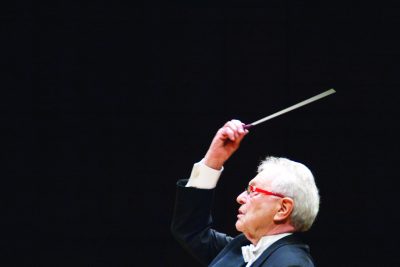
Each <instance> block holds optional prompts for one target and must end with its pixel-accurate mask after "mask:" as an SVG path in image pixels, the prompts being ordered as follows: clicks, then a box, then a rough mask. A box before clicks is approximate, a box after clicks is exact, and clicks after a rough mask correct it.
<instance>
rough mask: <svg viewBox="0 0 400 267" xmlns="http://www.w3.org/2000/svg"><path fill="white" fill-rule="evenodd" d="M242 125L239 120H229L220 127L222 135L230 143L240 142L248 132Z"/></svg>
mask: <svg viewBox="0 0 400 267" xmlns="http://www.w3.org/2000/svg"><path fill="white" fill-rule="evenodd" d="M244 125H245V124H244V123H242V122H241V121H239V120H230V121H228V122H227V123H225V125H224V127H222V134H223V135H224V136H226V137H227V138H229V139H230V140H231V141H236V140H241V139H242V138H243V137H244V136H245V135H246V134H247V133H248V132H249V131H248V130H247V129H244V128H243V126H244Z"/></svg>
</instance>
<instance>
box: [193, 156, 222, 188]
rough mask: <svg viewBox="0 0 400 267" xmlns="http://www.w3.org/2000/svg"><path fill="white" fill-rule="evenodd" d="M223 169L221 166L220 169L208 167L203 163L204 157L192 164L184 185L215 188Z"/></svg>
mask: <svg viewBox="0 0 400 267" xmlns="http://www.w3.org/2000/svg"><path fill="white" fill-rule="evenodd" d="M223 170H224V168H223V167H222V168H221V170H215V169H213V168H210V167H208V166H207V165H206V164H204V159H202V160H201V161H200V162H197V163H195V164H194V165H193V169H192V173H191V174H190V178H189V181H188V183H187V184H186V186H187V187H196V188H202V189H212V188H215V187H216V185H217V182H218V180H219V177H220V176H221V173H222V171H223Z"/></svg>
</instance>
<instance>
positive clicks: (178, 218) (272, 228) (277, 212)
mask: <svg viewBox="0 0 400 267" xmlns="http://www.w3.org/2000/svg"><path fill="white" fill-rule="evenodd" d="M248 132H249V131H248V130H247V129H245V128H244V124H243V123H242V122H240V121H239V120H231V121H228V122H227V123H226V124H225V125H224V126H223V127H221V128H220V129H219V130H218V131H217V133H216V135H215V136H214V138H213V140H212V142H211V145H210V147H209V149H208V151H207V153H206V155H205V156H204V158H203V159H202V160H201V161H200V162H198V163H196V164H194V166H193V169H192V172H191V175H190V178H189V179H188V180H179V181H178V182H177V193H176V201H175V207H174V213H173V218H172V223H171V231H172V233H173V235H174V237H175V238H176V239H177V240H178V242H179V243H181V244H182V246H183V247H184V248H185V249H187V250H188V251H189V253H190V254H192V255H193V256H194V257H195V258H196V259H197V260H199V262H201V263H202V264H203V265H204V266H212V267H217V266H218V267H230V266H232V267H233V266H246V267H249V266H252V267H253V266H254V267H255V266H257V267H258V266H279V267H282V266H314V261H313V259H312V257H311V254H310V249H309V247H308V245H306V244H304V243H303V242H302V241H301V240H300V239H299V237H298V234H296V233H298V232H304V231H307V230H309V229H310V227H311V226H312V224H313V222H314V220H315V218H316V216H317V213H318V210H319V193H318V189H317V187H316V185H315V181H314V177H313V175H312V173H311V171H310V170H309V169H308V168H307V167H306V166H304V165H303V164H301V163H298V162H295V161H292V160H289V159H287V158H278V157H267V158H266V159H265V160H263V161H262V162H261V163H260V164H259V166H258V174H257V175H256V176H255V177H254V178H253V179H251V180H250V181H249V183H248V186H247V187H246V190H244V191H243V192H242V193H241V194H240V195H239V196H238V197H237V199H236V201H237V202H238V203H239V205H240V206H239V209H238V214H237V221H236V224H235V226H236V229H237V230H238V231H239V232H241V234H239V235H237V236H236V237H231V236H228V235H226V234H224V233H220V232H217V231H216V230H214V229H213V228H212V226H213V221H212V216H211V209H212V202H213V196H214V194H215V187H216V185H217V182H218V179H219V177H220V175H221V173H222V171H223V165H224V163H225V162H226V161H227V160H228V159H229V158H230V157H231V156H232V154H233V153H234V152H235V151H236V150H237V149H238V148H239V145H240V143H241V141H242V140H243V138H244V137H245V136H246V135H247V134H248Z"/></svg>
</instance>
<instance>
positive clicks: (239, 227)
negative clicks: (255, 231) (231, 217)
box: [235, 220, 243, 232]
mask: <svg viewBox="0 0 400 267" xmlns="http://www.w3.org/2000/svg"><path fill="white" fill-rule="evenodd" d="M235 227H236V230H238V231H239V232H242V231H243V230H242V229H243V225H242V222H241V221H239V220H237V221H236V223H235Z"/></svg>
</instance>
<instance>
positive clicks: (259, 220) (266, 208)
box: [236, 171, 281, 239]
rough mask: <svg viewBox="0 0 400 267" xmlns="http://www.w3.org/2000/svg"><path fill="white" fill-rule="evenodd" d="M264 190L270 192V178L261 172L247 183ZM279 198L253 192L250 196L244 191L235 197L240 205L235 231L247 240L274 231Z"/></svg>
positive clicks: (279, 205) (279, 204)
mask: <svg viewBox="0 0 400 267" xmlns="http://www.w3.org/2000/svg"><path fill="white" fill-rule="evenodd" d="M249 184H250V185H253V186H255V187H258V188H262V189H264V190H268V191H272V189H271V186H270V184H271V178H270V177H268V174H267V173H266V172H265V171H263V172H261V173H259V174H258V175H257V176H256V177H254V179H252V180H251V181H250V182H249ZM280 200H281V198H279V197H276V196H272V195H266V194H262V193H258V192H253V193H251V194H250V195H248V194H247V192H246V191H244V192H243V193H241V194H240V195H239V196H238V197H237V202H238V203H239V204H241V206H240V208H239V211H238V213H239V214H238V216H237V218H238V219H237V221H236V229H237V230H238V231H240V232H242V233H243V234H244V235H245V236H246V237H247V238H248V239H258V238H259V237H261V236H264V235H267V234H269V233H270V232H271V230H273V229H274V227H275V224H274V216H275V214H276V212H277V211H278V210H279V209H280V207H281V203H280Z"/></svg>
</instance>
